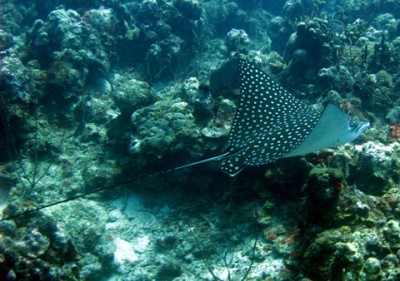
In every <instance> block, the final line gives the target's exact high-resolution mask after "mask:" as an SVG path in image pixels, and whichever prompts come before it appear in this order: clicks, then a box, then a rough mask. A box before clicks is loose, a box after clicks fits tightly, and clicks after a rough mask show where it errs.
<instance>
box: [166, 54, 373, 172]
mask: <svg viewBox="0 0 400 281" xmlns="http://www.w3.org/2000/svg"><path fill="white" fill-rule="evenodd" d="M238 65H239V77H240V101H239V106H238V108H237V111H236V115H235V118H234V120H233V124H232V128H231V131H230V133H229V139H228V143H227V144H226V145H225V147H227V149H226V150H225V152H224V153H223V154H221V155H218V156H215V157H212V158H208V159H205V160H201V161H198V162H194V163H191V164H188V165H184V166H180V167H177V168H174V169H170V170H167V171H166V172H170V171H176V170H180V169H183V168H187V167H190V166H194V165H198V164H201V163H205V162H209V161H221V164H220V168H221V170H222V171H224V172H225V173H227V174H228V175H230V176H235V175H237V174H238V173H240V172H241V171H242V170H243V169H244V168H246V167H248V166H260V165H264V164H267V163H270V162H273V161H275V160H278V159H281V158H286V157H292V156H300V155H305V154H308V153H311V152H316V151H319V150H322V149H325V148H329V147H334V146H339V145H342V144H345V143H347V142H351V141H353V140H355V139H356V138H358V136H359V135H360V134H361V133H362V132H363V131H364V130H365V129H367V128H368V127H369V125H370V124H369V122H364V121H361V120H358V119H355V118H352V117H351V116H348V115H346V114H345V113H344V112H343V111H342V110H341V109H340V108H339V107H338V106H337V105H335V104H328V105H327V106H326V107H325V109H324V110H323V111H322V112H319V111H318V110H316V109H315V108H314V107H312V106H311V105H307V104H305V103H303V102H302V101H300V100H299V99H298V98H296V97H295V96H293V95H292V94H290V93H289V92H288V91H286V90H285V89H284V88H282V87H281V86H280V85H278V83H276V82H275V81H273V80H272V79H271V78H270V77H269V76H268V75H267V74H265V73H264V72H262V71H261V70H259V69H258V68H257V67H256V66H255V65H254V64H251V63H249V62H247V61H244V60H238Z"/></svg>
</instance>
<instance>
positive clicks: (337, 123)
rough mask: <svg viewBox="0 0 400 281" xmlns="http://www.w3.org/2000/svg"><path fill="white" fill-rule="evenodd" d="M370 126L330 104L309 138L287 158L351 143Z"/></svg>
mask: <svg viewBox="0 0 400 281" xmlns="http://www.w3.org/2000/svg"><path fill="white" fill-rule="evenodd" d="M369 125H370V124H369V123H368V122H364V121H360V120H357V119H354V118H351V117H350V116H347V115H346V114H345V113H344V112H343V111H342V110H341V109H340V108H339V107H338V106H337V105H334V104H328V105H327V106H326V108H325V110H324V112H323V113H322V115H321V118H320V119H319V121H318V122H317V124H316V126H315V127H314V129H313V130H312V131H311V133H310V134H309V135H308V137H307V138H306V139H305V140H304V141H303V142H302V143H301V144H300V145H299V146H298V147H297V148H295V149H294V150H292V151H291V152H290V153H288V154H287V155H285V157H292V156H298V155H305V154H308V153H311V152H315V151H319V150H322V149H325V148H329V147H335V146H338V145H342V144H345V143H347V142H351V141H353V140H355V139H356V138H358V137H359V135H360V134H361V133H362V132H363V131H365V130H366V129H367V128H368V127H369Z"/></svg>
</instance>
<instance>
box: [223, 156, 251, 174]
mask: <svg viewBox="0 0 400 281" xmlns="http://www.w3.org/2000/svg"><path fill="white" fill-rule="evenodd" d="M246 166H247V165H246V153H245V150H242V151H240V152H237V153H234V154H232V155H231V156H230V157H228V158H226V159H224V160H223V161H222V162H221V164H220V169H221V170H222V171H223V172H224V173H226V174H228V175H229V176H231V177H234V176H236V175H237V174H239V173H240V172H241V171H242V170H243V169H244V168H246Z"/></svg>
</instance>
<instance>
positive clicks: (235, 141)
mask: <svg viewBox="0 0 400 281" xmlns="http://www.w3.org/2000/svg"><path fill="white" fill-rule="evenodd" d="M239 75H240V79H241V82H240V93H241V97H240V101H239V106H238V108H237V112H236V115H235V119H234V121H233V124H232V129H231V132H230V135H229V139H228V143H227V147H229V149H230V151H231V152H232V153H234V154H235V155H234V156H233V157H228V158H226V159H225V160H223V161H222V163H221V169H222V170H223V171H224V172H225V173H227V174H229V175H231V176H234V175H236V174H238V173H239V172H240V171H241V170H243V169H244V168H245V167H246V166H257V165H262V164H266V163H269V162H272V161H274V160H276V159H279V158H282V157H284V155H286V154H288V153H289V152H290V151H292V150H293V149H295V148H296V147H297V146H299V145H300V144H301V143H302V142H303V141H304V140H305V139H306V138H307V136H308V135H309V134H310V133H311V131H312V130H313V128H314V127H315V125H316V123H317V122H318V120H319V117H320V115H321V113H319V112H318V111H316V110H315V109H314V108H312V107H311V106H309V105H306V104H304V103H303V102H301V101H300V100H299V99H297V98H296V97H294V96H293V95H292V94H290V93H289V92H288V91H286V90H285V89H283V88H282V87H281V86H279V85H278V84H277V83H275V82H274V81H273V80H272V79H271V78H270V77H268V75H266V74H265V73H263V72H262V71H260V70H259V69H257V67H256V66H254V65H253V64H250V63H248V62H246V61H243V60H239Z"/></svg>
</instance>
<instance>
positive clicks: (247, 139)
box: [0, 60, 370, 221]
mask: <svg viewBox="0 0 400 281" xmlns="http://www.w3.org/2000/svg"><path fill="white" fill-rule="evenodd" d="M238 67H239V76H240V101H239V106H238V108H237V112H236V115H235V118H234V120H233V124H232V128H231V131H230V134H229V138H228V142H227V144H226V145H225V147H226V148H225V149H224V151H223V153H222V154H221V155H217V156H215V157H211V158H208V159H204V160H201V161H197V162H194V163H191V164H187V165H183V166H179V167H176V168H173V169H169V170H166V171H162V172H159V173H156V174H152V175H149V176H147V177H144V178H150V177H154V176H157V175H160V174H165V173H169V172H172V171H177V170H181V169H184V168H188V167H191V166H195V165H199V164H202V163H206V162H210V161H221V164H220V168H221V170H222V171H223V172H225V173H226V174H228V175H229V176H232V177H233V176H236V175H237V174H238V173H240V172H241V171H242V170H243V169H244V168H246V167H248V166H259V165H264V164H267V163H270V162H273V161H275V160H277V159H281V158H285V157H292V156H299V155H305V154H307V153H311V152H315V151H318V150H321V149H324V148H328V147H333V146H338V145H342V144H344V143H347V142H350V141H353V140H355V139H356V138H358V136H359V135H360V134H361V133H362V132H363V131H365V130H366V129H367V128H368V127H369V125H370V124H369V123H368V122H364V121H360V120H357V119H354V118H352V117H350V116H347V115H346V114H345V113H344V112H343V111H342V110H341V109H340V108H339V107H338V106H336V105H333V104H328V105H327V106H326V108H325V109H324V111H323V112H319V111H317V110H316V109H314V108H313V107H312V106H310V105H307V104H305V103H303V102H301V101H300V100H299V99H297V98H296V97H294V96H293V95H292V94H290V93H289V92H288V91H286V90H285V89H283V88H282V87H281V86H279V85H278V84H277V83H276V82H274V81H273V80H272V79H271V78H270V77H268V75H267V74H265V73H264V72H262V71H261V70H259V69H258V68H257V67H256V66H255V65H253V64H251V63H249V62H247V61H244V60H238ZM144 178H139V179H138V178H136V179H131V180H127V181H125V182H121V183H118V184H115V185H111V186H105V187H101V188H98V189H95V190H92V191H90V192H86V193H82V194H79V195H76V196H72V197H69V198H66V199H63V200H60V201H57V202H54V203H50V204H47V205H43V206H40V207H37V208H36V209H32V210H29V211H26V212H21V213H17V214H14V215H11V216H8V217H5V218H2V219H0V221H3V220H7V219H11V218H15V217H19V216H22V215H26V214H29V213H34V212H37V211H39V210H42V209H45V208H48V207H51V206H55V205H58V204H62V203H65V202H68V201H71V200H75V199H78V198H81V197H84V196H87V195H89V194H94V193H98V192H101V191H104V190H108V189H113V188H116V187H119V186H122V185H125V184H128V183H132V182H136V181H139V180H141V179H144Z"/></svg>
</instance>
